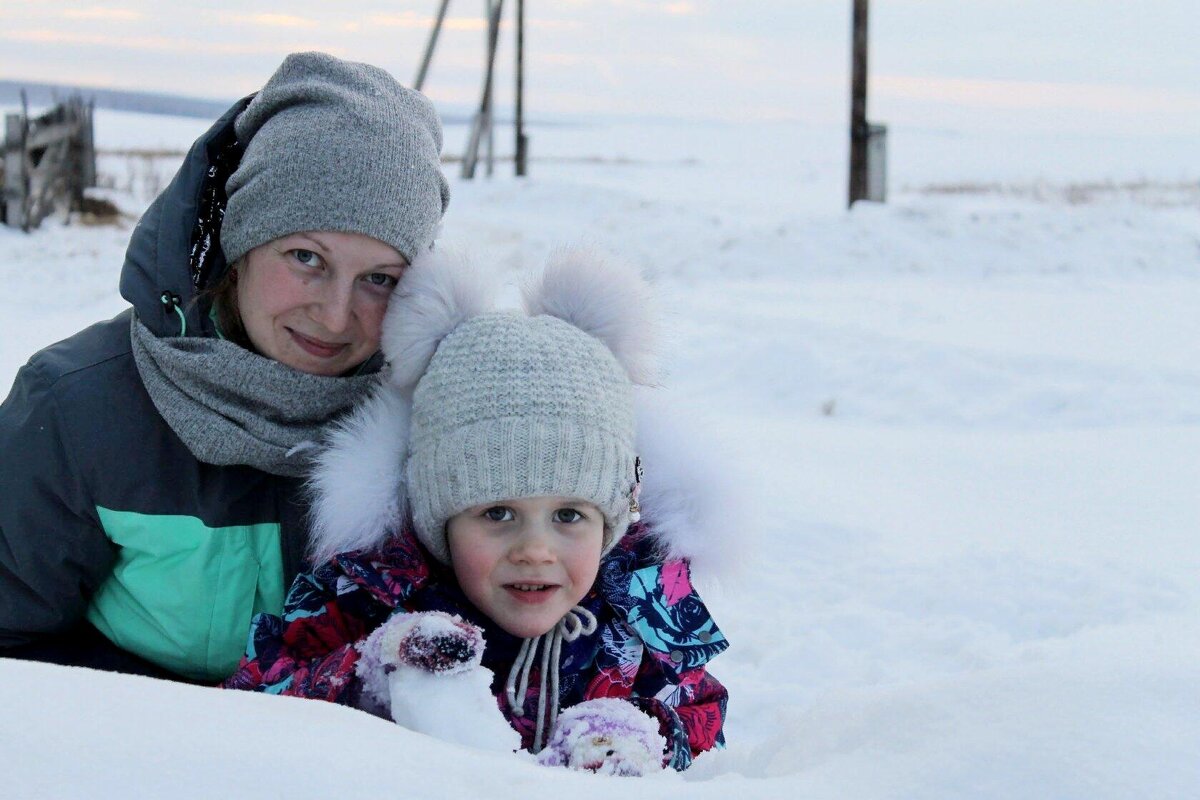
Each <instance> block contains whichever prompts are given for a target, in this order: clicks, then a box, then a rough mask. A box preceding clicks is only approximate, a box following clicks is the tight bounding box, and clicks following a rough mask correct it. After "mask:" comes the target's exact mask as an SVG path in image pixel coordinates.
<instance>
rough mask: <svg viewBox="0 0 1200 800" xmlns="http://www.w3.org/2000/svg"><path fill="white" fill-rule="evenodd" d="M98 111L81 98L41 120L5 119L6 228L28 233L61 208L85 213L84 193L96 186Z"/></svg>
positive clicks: (2, 207)
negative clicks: (95, 114) (95, 115)
mask: <svg viewBox="0 0 1200 800" xmlns="http://www.w3.org/2000/svg"><path fill="white" fill-rule="evenodd" d="M92 111H93V106H92V103H90V102H84V100H83V98H82V97H79V96H75V97H71V98H68V99H67V100H65V101H63V102H61V103H59V104H58V105H56V106H54V107H53V108H51V109H50V110H49V111H46V112H45V113H44V114H41V115H40V116H37V117H30V116H29V113H28V111H27V110H26V111H22V112H21V113H19V114H8V115H6V116H5V119H4V162H3V167H2V169H0V178H2V183H0V185H2V186H3V187H4V195H3V202H0V218H2V220H3V222H4V224H6V225H8V226H10V227H14V228H21V229H22V230H25V231H28V230H32V229H33V228H36V227H37V226H38V225H40V224H41V222H42V220H44V219H45V218H46V217H47V216H49V215H50V213H51V212H53V211H54V210H55V209H60V210H65V211H79V210H82V208H83V192H84V190H85V189H87V188H90V187H92V186H95V185H96V147H95V139H94V135H93V128H92Z"/></svg>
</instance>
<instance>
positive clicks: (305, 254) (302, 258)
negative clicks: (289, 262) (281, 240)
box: [292, 250, 321, 267]
mask: <svg viewBox="0 0 1200 800" xmlns="http://www.w3.org/2000/svg"><path fill="white" fill-rule="evenodd" d="M292 256H293V257H294V258H295V259H296V260H297V261H299V262H300V263H301V264H303V265H304V266H306V267H319V266H321V257H320V256H319V255H317V254H316V253H314V252H313V251H312V250H293V251H292Z"/></svg>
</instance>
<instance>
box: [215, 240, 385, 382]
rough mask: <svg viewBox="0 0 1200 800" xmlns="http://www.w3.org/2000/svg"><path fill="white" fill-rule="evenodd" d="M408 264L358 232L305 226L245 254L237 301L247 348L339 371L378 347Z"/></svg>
mask: <svg viewBox="0 0 1200 800" xmlns="http://www.w3.org/2000/svg"><path fill="white" fill-rule="evenodd" d="M407 266H408V262H406V261H405V260H404V257H403V256H402V255H400V253H399V252H398V251H397V250H396V249H395V248H394V247H392V246H391V245H388V244H384V243H383V242H381V241H379V240H378V239H372V238H371V237H370V236H364V235H363V234H361V233H338V232H334V231H307V232H304V233H294V234H292V235H290V236H284V237H282V238H280V239H275V240H273V241H270V242H267V243H266V244H264V245H259V246H258V247H256V248H254V249H253V250H251V251H250V252H249V253H247V254H246V258H245V259H244V260H243V262H242V266H241V268H240V269H239V271H238V275H237V304H238V312H239V314H240V315H241V320H242V325H243V326H244V327H245V329H246V335H247V336H248V337H249V339H250V343H251V344H253V345H254V349H255V350H257V351H258V352H259V353H260V354H261V355H264V356H266V357H267V358H273V359H275V360H276V361H278V362H280V363H282V364H287V365H288V366H289V367H292V368H294V369H298V370H300V371H301V372H307V373H310V374H312V375H341V374H342V373H344V372H346V371H347V370H350V369H352V368H354V367H356V366H358V365H359V364H361V363H362V362H364V361H366V360H367V359H368V358H370V357H371V355H372V354H374V353H375V351H376V350H378V349H379V335H380V333H379V331H380V327H381V326H382V324H383V314H384V312H385V311H386V310H387V304H388V298H389V297H390V296H391V294H392V289H394V288H395V287H396V283H397V282H398V281H399V280H400V275H401V274H402V273H403V272H404V269H405V268H406V267H407Z"/></svg>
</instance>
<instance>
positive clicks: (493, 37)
mask: <svg viewBox="0 0 1200 800" xmlns="http://www.w3.org/2000/svg"><path fill="white" fill-rule="evenodd" d="M484 3H485V4H486V6H487V9H486V12H487V20H488V32H487V42H486V46H487V49H488V52H489V53H490V54H491V55H490V56H489V58H490V59H494V58H495V53H494V49H495V46H496V44H495V43H497V42H499V41H500V20H499V19H498V18H496V17H493V16H492V13H491V11H492V0H484ZM494 78H495V75H494V74H493V73H492V72H488V87H487V111H486V119H485V120H484V125H485V126H486V128H485V130H487V176H488V177H489V178H490V177H492V175H493V173H495V171H496V126H495V124H494V123H493V114H492V106H493V105H495V102H494V100H493V92H494V89H493V85H494Z"/></svg>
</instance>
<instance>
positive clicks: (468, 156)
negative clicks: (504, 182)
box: [462, 0, 504, 180]
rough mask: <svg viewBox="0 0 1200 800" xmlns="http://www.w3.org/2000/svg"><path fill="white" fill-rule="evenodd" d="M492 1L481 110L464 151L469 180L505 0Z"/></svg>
mask: <svg viewBox="0 0 1200 800" xmlns="http://www.w3.org/2000/svg"><path fill="white" fill-rule="evenodd" d="M491 2H492V3H493V5H492V7H491V8H492V13H491V19H490V23H491V24H490V25H489V28H488V33H489V36H488V55H487V71H486V74H485V75H484V79H483V97H482V98H481V99H480V101H479V110H478V111H477V112H476V113H475V120H474V124H473V125H472V126H471V137H470V139H469V140H468V141H467V149H466V152H464V153H463V165H462V176H463V178H466V179H467V180H470V179H472V178H474V177H475V165H476V164H477V163H478V162H479V142H480V139H482V138H483V126H484V124H485V123H486V122H487V119H486V117H487V109H488V107H489V106H490V104H491V101H492V97H491V94H492V73H493V72H494V71H495V68H496V40H497V38H498V37H499V33H500V12H501V9H502V8H503V7H504V0H491Z"/></svg>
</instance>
